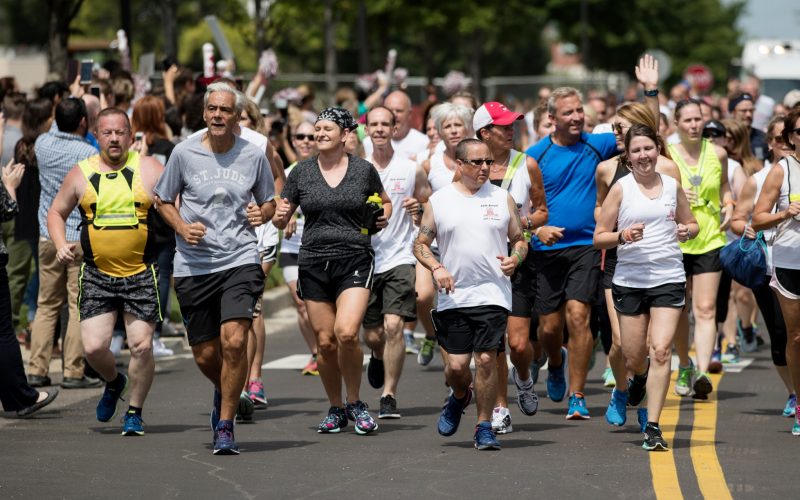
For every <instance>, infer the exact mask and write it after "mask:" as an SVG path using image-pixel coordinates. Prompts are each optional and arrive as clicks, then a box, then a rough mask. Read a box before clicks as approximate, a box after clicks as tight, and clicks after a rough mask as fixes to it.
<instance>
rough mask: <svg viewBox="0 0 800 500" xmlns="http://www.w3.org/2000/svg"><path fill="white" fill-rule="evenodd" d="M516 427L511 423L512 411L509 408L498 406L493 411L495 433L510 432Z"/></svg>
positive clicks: (493, 429) (493, 430)
mask: <svg viewBox="0 0 800 500" xmlns="http://www.w3.org/2000/svg"><path fill="white" fill-rule="evenodd" d="M513 430H514V427H513V426H512V425H511V412H510V411H508V408H503V407H502V406H498V407H497V408H495V409H494V411H492V432H494V433H495V434H508V433H509V432H512V431H513Z"/></svg>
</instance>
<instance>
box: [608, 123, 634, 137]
mask: <svg viewBox="0 0 800 500" xmlns="http://www.w3.org/2000/svg"><path fill="white" fill-rule="evenodd" d="M612 127H613V128H614V132H616V133H618V134H619V135H622V134H623V131H625V132H627V129H629V128H630V127H629V126H623V125H622V124H621V123H620V122H615V123H614V124H613V125H612Z"/></svg>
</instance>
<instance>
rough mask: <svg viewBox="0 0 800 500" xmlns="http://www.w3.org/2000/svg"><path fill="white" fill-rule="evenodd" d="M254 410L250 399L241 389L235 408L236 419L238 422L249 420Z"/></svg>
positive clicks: (251, 418)
mask: <svg viewBox="0 0 800 500" xmlns="http://www.w3.org/2000/svg"><path fill="white" fill-rule="evenodd" d="M255 411H256V408H255V406H254V405H253V401H251V400H250V397H249V396H248V395H247V393H246V392H244V391H242V393H241V394H240V395H239V406H238V407H237V408H236V420H237V421H238V422H251V421H252V420H253V413H255Z"/></svg>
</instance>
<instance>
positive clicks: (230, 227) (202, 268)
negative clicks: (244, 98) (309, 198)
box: [155, 136, 275, 277]
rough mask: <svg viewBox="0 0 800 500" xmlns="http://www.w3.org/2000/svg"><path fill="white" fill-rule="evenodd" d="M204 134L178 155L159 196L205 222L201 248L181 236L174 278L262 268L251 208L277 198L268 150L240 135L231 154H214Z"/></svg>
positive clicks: (184, 214) (169, 166) (162, 180)
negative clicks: (252, 266)
mask: <svg viewBox="0 0 800 500" xmlns="http://www.w3.org/2000/svg"><path fill="white" fill-rule="evenodd" d="M201 140H202V136H199V137H194V138H191V139H187V140H186V141H184V142H182V143H180V144H178V145H177V146H176V147H175V149H174V150H173V151H172V155H171V156H170V158H169V161H168V162H167V166H166V168H165V170H164V173H163V175H162V176H161V178H160V179H159V180H158V183H157V184H156V187H155V194H156V195H157V196H158V197H159V198H161V199H162V200H164V201H167V202H174V201H175V199H176V198H177V197H178V195H180V203H179V204H180V215H181V218H182V219H183V220H184V221H186V222H188V223H192V222H201V223H203V225H205V227H206V235H205V237H204V238H203V239H202V240H200V243H198V244H197V245H189V244H188V243H186V242H185V241H184V240H183V238H181V237H180V236H177V235H176V237H175V240H176V243H177V244H176V253H175V271H174V275H175V276H177V277H181V276H198V275H203V274H210V273H215V272H218V271H223V270H225V269H230V268H233V267H238V266H242V265H246V264H258V263H259V260H258V250H257V249H256V241H257V239H256V233H255V230H254V229H253V228H252V227H250V223H249V221H248V220H247V213H246V208H247V204H248V203H250V202H251V201H255V202H256V203H257V204H258V205H262V204H263V203H265V202H267V201H269V200H270V199H272V197H273V196H274V195H275V183H274V179H273V178H272V170H271V169H270V165H269V162H268V161H267V158H266V156H265V155H264V152H263V151H260V150H259V149H258V148H256V147H255V146H253V145H252V144H250V143H249V142H247V141H246V140H244V139H242V138H240V137H237V138H236V142H235V143H234V145H233V147H232V148H231V149H230V150H229V151H228V152H226V153H222V154H214V153H212V152H211V151H209V150H207V149H206V148H204V147H203V146H202V144H201Z"/></svg>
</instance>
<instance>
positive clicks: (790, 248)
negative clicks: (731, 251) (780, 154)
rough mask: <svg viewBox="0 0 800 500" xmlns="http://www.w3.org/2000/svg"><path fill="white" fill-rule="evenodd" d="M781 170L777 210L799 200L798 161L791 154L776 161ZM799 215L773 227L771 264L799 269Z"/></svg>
mask: <svg viewBox="0 0 800 500" xmlns="http://www.w3.org/2000/svg"><path fill="white" fill-rule="evenodd" d="M778 163H779V164H780V166H781V167H783V171H784V172H785V173H784V175H783V184H782V185H781V193H780V196H779V197H778V211H781V210H786V209H787V208H789V202H790V200H793V201H800V163H799V162H798V161H797V159H796V158H794V157H793V156H787V157H785V158H783V159H782V160H781V161H780V162H778ZM798 218H800V216H797V217H792V218H790V219H787V220H785V221H783V222H781V223H780V224H778V227H777V228H776V229H775V240H774V241H773V243H772V264H773V265H774V266H775V267H781V268H784V269H800V220H798Z"/></svg>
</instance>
